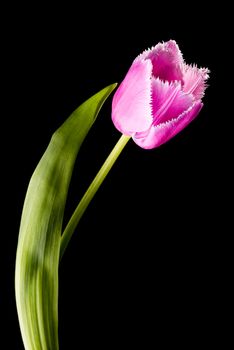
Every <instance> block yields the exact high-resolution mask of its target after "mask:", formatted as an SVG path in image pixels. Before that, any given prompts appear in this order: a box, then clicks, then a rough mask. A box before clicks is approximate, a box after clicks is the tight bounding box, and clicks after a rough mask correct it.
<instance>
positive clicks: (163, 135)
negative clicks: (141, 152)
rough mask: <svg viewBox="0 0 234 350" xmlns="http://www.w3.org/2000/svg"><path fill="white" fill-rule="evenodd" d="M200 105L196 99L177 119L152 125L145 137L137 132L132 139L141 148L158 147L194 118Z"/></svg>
mask: <svg viewBox="0 0 234 350" xmlns="http://www.w3.org/2000/svg"><path fill="white" fill-rule="evenodd" d="M202 106H203V104H202V102H201V101H196V102H195V103H194V104H193V106H192V107H190V108H189V109H188V110H187V111H185V112H184V113H182V114H181V115H180V116H179V117H178V118H177V119H173V120H170V121H168V122H166V123H163V124H159V125H157V126H154V125H153V126H152V127H151V128H150V129H149V132H148V134H147V135H145V137H142V136H143V135H142V134H140V133H139V134H136V135H135V136H134V137H133V140H134V141H135V142H136V144H137V145H139V146H140V147H142V148H146V149H151V148H155V147H158V146H160V145H161V144H163V143H165V142H167V141H168V140H170V139H171V138H172V137H173V136H175V135H176V134H178V133H179V132H180V131H181V130H182V129H184V128H185V127H186V126H187V125H188V124H189V123H190V122H191V121H192V120H193V119H194V118H196V116H197V115H198V113H199V112H200V110H201V108H202ZM145 134H146V133H145Z"/></svg>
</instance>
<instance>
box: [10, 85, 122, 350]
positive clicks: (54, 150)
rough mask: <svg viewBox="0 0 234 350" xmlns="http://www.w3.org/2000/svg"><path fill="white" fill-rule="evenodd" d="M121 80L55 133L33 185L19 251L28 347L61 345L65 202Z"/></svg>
mask: <svg viewBox="0 0 234 350" xmlns="http://www.w3.org/2000/svg"><path fill="white" fill-rule="evenodd" d="M115 86H116V84H113V85H110V86H108V87H106V88H105V89H103V90H101V91H100V92H98V93H97V94H96V95H94V96H93V97H91V98H90V99H89V100H87V101H86V102H84V103H83V104H82V105H81V106H80V107H79V108H77V109H76V110H75V111H74V112H73V113H72V114H71V116H70V117H69V118H68V119H67V120H66V121H65V123H64V124H63V125H62V126H61V127H60V128H59V129H58V130H57V131H56V132H55V133H54V134H53V136H52V139H51V141H50V144H49V146H48V148H47V150H46V151H45V153H44V155H43V157H42V159H41V160H40V162H39V164H38V166H37V168H36V169H35V171H34V173H33V175H32V178H31V180H30V183H29V187H28V190H27V194H26V198H25V203H24V207H23V213H22V218H21V225H20V233H19V240H18V247H17V255H16V269H15V292H16V304H17V311H18V317H19V323H20V329H21V334H22V338H23V342H24V346H25V349H26V350H57V349H58V348H59V345H58V265H59V252H60V242H61V230H62V224H63V214H64V207H65V202H66V198H67V192H68V187H69V183H70V179H71V174H72V171H73V166H74V163H75V159H76V156H77V153H78V151H79V149H80V146H81V144H82V142H83V140H84V139H85V137H86V135H87V133H88V131H89V129H90V128H91V126H92V124H93V123H94V121H95V119H96V116H97V114H98V112H99V110H100V108H101V106H102V104H103V103H104V101H105V99H106V98H107V97H108V96H109V94H110V93H111V92H112V91H113V89H114V88H115Z"/></svg>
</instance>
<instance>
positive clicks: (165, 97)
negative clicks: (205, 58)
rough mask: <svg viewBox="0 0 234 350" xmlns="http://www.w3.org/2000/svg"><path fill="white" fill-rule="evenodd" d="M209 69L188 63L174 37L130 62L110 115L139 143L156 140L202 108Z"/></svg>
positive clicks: (166, 137) (183, 124)
mask: <svg viewBox="0 0 234 350" xmlns="http://www.w3.org/2000/svg"><path fill="white" fill-rule="evenodd" d="M208 73H209V70H208V69H207V68H197V66H196V65H187V64H186V63H185V62H184V60H183V57H182V54H181V52H180V49H179V47H178V45H177V43H176V42H175V41H174V40H170V41H168V42H166V43H159V44H157V45H156V46H155V47H153V48H152V49H149V50H146V51H144V52H143V53H142V54H140V55H139V56H138V57H137V58H136V59H135V60H134V61H133V63H132V65H131V67H130V69H129V71H128V73H127V75H126V77H125V79H124V80H123V82H122V83H121V85H120V86H119V88H118V89H117V91H116V93H115V95H114V97H113V102H112V120H113V123H114V125H115V127H116V128H117V129H118V130H119V131H121V132H122V133H123V134H124V135H128V136H130V137H132V138H133V140H134V141H135V143H136V144H138V145H139V146H140V147H142V148H146V149H151V148H155V147H158V146H160V145H161V144H163V143H165V142H167V141H168V140H170V139H171V138H172V137H173V136H175V135H176V134H177V133H179V132H180V131H181V130H182V129H184V128H185V127H186V126H187V125H188V124H189V123H190V122H191V121H192V120H193V119H194V118H196V116H197V115H198V113H199V112H200V110H201V108H202V106H203V103H202V101H201V100H202V97H203V96H204V91H205V88H206V80H207V79H208Z"/></svg>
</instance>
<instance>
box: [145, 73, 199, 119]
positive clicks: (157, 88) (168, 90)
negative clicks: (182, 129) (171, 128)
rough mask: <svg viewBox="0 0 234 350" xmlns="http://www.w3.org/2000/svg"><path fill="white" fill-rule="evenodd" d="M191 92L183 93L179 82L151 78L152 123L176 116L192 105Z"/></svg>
mask: <svg viewBox="0 0 234 350" xmlns="http://www.w3.org/2000/svg"><path fill="white" fill-rule="evenodd" d="M193 102H194V99H193V96H192V95H191V94H185V93H184V92H183V91H182V89H181V83H180V82H172V83H168V82H167V81H166V82H163V81H161V80H160V79H158V78H157V79H153V80H152V105H153V119H154V121H153V124H154V125H157V124H160V123H164V122H166V121H168V120H171V119H175V118H177V117H178V116H179V115H180V114H182V113H183V112H184V111H186V110H187V109H188V108H189V107H191V106H192V105H193Z"/></svg>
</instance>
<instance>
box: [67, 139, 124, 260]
mask: <svg viewBox="0 0 234 350" xmlns="http://www.w3.org/2000/svg"><path fill="white" fill-rule="evenodd" d="M129 139H130V137H129V136H126V135H122V136H121V137H120V139H119V141H118V142H117V143H116V145H115V147H114V148H113V150H112V151H111V153H110V154H109V156H108V157H107V159H106V161H105V163H104V164H103V166H102V167H101V169H100V170H99V172H98V173H97V175H96V177H95V178H94V180H93V182H92V183H91V185H90V186H89V188H88V189H87V191H86V192H85V194H84V196H83V197H82V199H81V201H80V202H79V204H78V206H77V207H76V209H75V211H74V213H73V215H72V217H71V219H70V221H69V222H68V224H67V226H66V228H65V230H64V232H63V235H62V237H61V246H60V259H61V258H62V256H63V254H64V252H65V250H66V247H67V245H68V243H69V241H70V239H71V237H72V235H73V233H74V231H75V229H76V226H77V225H78V223H79V221H80V219H81V217H82V215H83V214H84V212H85V210H86V208H87V206H88V205H89V203H90V202H91V200H92V198H93V197H94V195H95V193H96V192H97V190H98V189H99V187H100V185H101V184H102V182H103V180H104V179H105V177H106V176H107V174H108V173H109V171H110V169H111V168H112V166H113V164H114V163H115V161H116V159H117V158H118V156H119V155H120V153H121V151H122V150H123V148H124V146H125V145H126V144H127V142H128V140H129Z"/></svg>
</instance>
